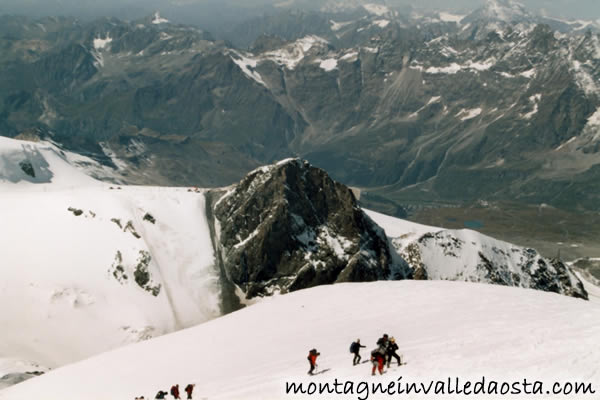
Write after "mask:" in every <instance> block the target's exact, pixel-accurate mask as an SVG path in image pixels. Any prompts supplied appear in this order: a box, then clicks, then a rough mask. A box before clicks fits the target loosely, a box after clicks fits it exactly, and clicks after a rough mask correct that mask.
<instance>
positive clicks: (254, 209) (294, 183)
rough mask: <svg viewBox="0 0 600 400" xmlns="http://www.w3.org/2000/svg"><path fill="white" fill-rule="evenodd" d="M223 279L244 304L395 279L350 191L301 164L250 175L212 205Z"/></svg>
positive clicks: (382, 239) (376, 231) (380, 241)
mask: <svg viewBox="0 0 600 400" xmlns="http://www.w3.org/2000/svg"><path fill="white" fill-rule="evenodd" d="M214 217H215V220H216V222H217V225H218V231H217V232H218V240H217V242H218V244H217V246H218V251H219V252H220V254H221V259H222V263H223V267H224V269H225V273H226V277H227V279H228V280H230V281H231V282H232V283H234V284H235V285H237V286H238V287H239V288H240V289H241V290H242V291H243V292H244V293H245V295H246V297H247V298H252V297H255V296H264V295H269V294H272V293H274V292H288V291H294V290H298V289H303V288H308V287H312V286H316V285H322V284H331V283H337V282H359V281H360V282H364V281H375V280H381V279H389V278H391V277H402V272H401V271H400V270H396V269H395V268H394V267H393V265H392V257H391V253H390V249H389V246H388V241H387V238H386V236H385V233H384V232H383V230H382V229H381V228H380V227H379V226H377V224H375V223H374V222H373V221H372V220H371V219H370V218H369V217H368V216H367V215H366V214H365V213H364V212H363V211H362V210H361V209H360V208H359V207H358V205H357V202H356V199H355V197H354V195H353V194H352V191H351V190H350V189H348V188H347V187H346V186H344V185H342V184H340V183H338V182H335V181H333V180H332V179H331V178H330V177H329V176H328V175H327V173H325V172H324V171H323V170H321V169H318V168H315V167H313V166H311V165H310V164H309V163H308V162H306V161H301V160H298V159H288V160H284V161H282V162H279V163H277V164H275V165H271V166H267V167H262V168H259V169H256V170H254V171H253V172H251V173H250V174H248V175H247V176H246V178H244V179H243V180H242V181H241V182H240V183H239V184H238V185H236V186H235V187H233V188H232V189H231V190H230V191H229V192H227V193H226V194H225V195H223V196H222V197H221V198H220V199H219V200H218V201H217V202H216V204H215V206H214Z"/></svg>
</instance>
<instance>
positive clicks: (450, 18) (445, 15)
mask: <svg viewBox="0 0 600 400" xmlns="http://www.w3.org/2000/svg"><path fill="white" fill-rule="evenodd" d="M464 17H465V15H457V14H451V13H449V12H445V11H442V12H440V20H442V21H444V22H456V23H457V24H460V21H462V19H463V18H464Z"/></svg>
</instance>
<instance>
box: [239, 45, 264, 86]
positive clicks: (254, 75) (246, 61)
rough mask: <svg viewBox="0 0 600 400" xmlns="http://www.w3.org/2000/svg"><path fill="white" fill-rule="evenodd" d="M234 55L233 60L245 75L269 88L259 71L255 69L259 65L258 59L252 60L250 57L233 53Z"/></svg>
mask: <svg viewBox="0 0 600 400" xmlns="http://www.w3.org/2000/svg"><path fill="white" fill-rule="evenodd" d="M233 54H234V55H235V57H234V56H231V60H232V61H233V62H234V63H235V64H236V65H237V66H238V67H240V69H241V70H242V72H243V73H244V75H246V76H247V77H248V78H250V79H252V80H254V81H256V82H258V83H260V84H261V85H263V86H267V84H266V83H265V81H264V80H263V78H262V76H261V75H260V74H259V73H258V72H257V71H255V70H254V68H256V65H257V64H258V61H257V60H256V59H254V58H251V57H250V56H245V55H242V54H240V53H238V52H233Z"/></svg>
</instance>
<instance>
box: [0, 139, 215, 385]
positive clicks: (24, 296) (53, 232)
mask: <svg viewBox="0 0 600 400" xmlns="http://www.w3.org/2000/svg"><path fill="white" fill-rule="evenodd" d="M23 160H26V161H27V162H29V163H30V165H31V167H32V169H33V171H34V173H33V174H32V175H35V176H31V175H28V174H26V173H25V171H24V170H23V169H22V168H18V167H15V165H17V166H18V165H19V163H20V162H22V161H23ZM76 161H77V162H83V163H84V164H85V165H83V166H81V165H79V166H77V164H76ZM90 165H93V161H92V160H89V159H88V160H84V159H83V157H81V156H77V155H74V154H67V153H64V152H63V153H61V151H60V149H58V148H56V147H55V146H54V145H52V144H49V143H30V142H20V141H13V140H10V139H5V138H0V221H2V234H1V235H2V238H1V240H0V257H1V258H0V273H1V277H2V279H0V296H1V300H0V326H2V329H1V330H0V377H1V376H3V374H5V373H8V372H25V371H32V370H44V368H54V367H57V366H61V365H64V364H66V363H70V362H74V361H77V360H81V359H83V358H86V357H89V356H91V355H94V354H98V353H101V352H104V351H107V350H110V349H113V348H116V347H119V346H122V345H124V344H128V343H132V342H137V341H140V340H144V339H147V338H149V337H154V336H158V335H162V334H164V333H168V332H173V331H175V330H177V329H181V328H184V327H189V326H192V325H195V324H198V323H201V322H204V321H206V320H209V319H212V318H215V317H217V316H218V315H220V289H219V285H218V274H217V271H216V269H215V268H214V259H213V250H212V244H211V238H210V233H209V229H208V225H207V221H206V217H205V199H204V194H203V193H201V192H199V193H197V192H194V191H188V190H187V189H184V188H180V189H175V188H151V187H148V188H145V187H118V186H113V185H109V184H104V183H101V182H99V181H96V180H94V179H92V178H91V177H89V176H87V175H86V174H85V173H84V172H89V169H86V168H89V166H90ZM80 167H81V168H83V170H81V169H78V168H80ZM26 170H28V171H30V172H31V169H28V168H26ZM145 217H146V218H145ZM151 220H153V222H152V221H151Z"/></svg>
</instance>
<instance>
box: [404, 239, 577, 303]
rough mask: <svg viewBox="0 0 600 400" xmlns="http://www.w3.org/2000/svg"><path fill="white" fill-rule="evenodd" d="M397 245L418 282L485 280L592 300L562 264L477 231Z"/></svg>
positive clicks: (483, 281)
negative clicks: (419, 280)
mask: <svg viewBox="0 0 600 400" xmlns="http://www.w3.org/2000/svg"><path fill="white" fill-rule="evenodd" d="M394 243H395V246H396V248H397V250H398V251H399V253H400V255H401V256H402V257H403V258H404V259H405V260H406V261H407V262H408V264H409V266H410V268H411V270H412V272H413V273H412V277H413V278H414V279H432V280H437V279H443V280H454V281H470V282H481V283H489V284H494V285H504V286H516V287H522V288H529V289H536V290H542V291H545V292H554V293H559V294H563V295H566V296H571V297H577V298H582V299H587V298H588V294H587V292H586V290H585V289H584V287H583V284H582V283H581V281H580V280H579V279H578V278H577V276H576V275H575V274H574V273H573V271H571V269H570V268H569V267H568V266H566V265H565V264H564V263H563V262H562V261H561V260H559V259H547V258H544V257H542V256H541V255H540V254H539V253H538V252H537V251H536V250H534V249H530V248H523V247H519V246H515V245H512V244H510V243H506V242H503V241H500V240H496V239H493V238H490V237H487V236H485V235H482V234H480V233H477V232H474V231H470V230H460V231H453V230H448V231H439V232H435V233H433V232H432V233H426V234H424V235H422V236H421V237H420V238H419V239H418V240H415V241H413V242H410V243H408V244H405V243H401V241H400V240H395V241H394Z"/></svg>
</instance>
